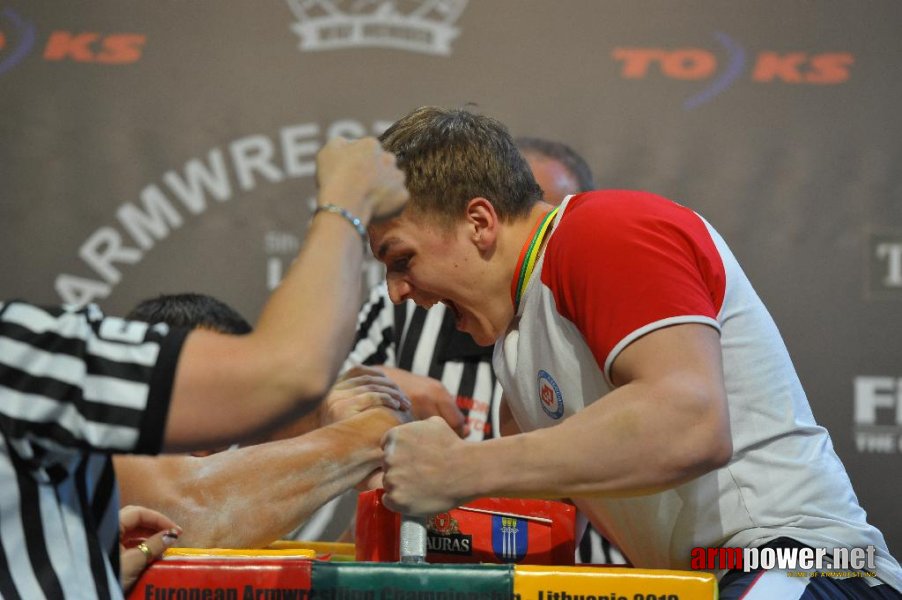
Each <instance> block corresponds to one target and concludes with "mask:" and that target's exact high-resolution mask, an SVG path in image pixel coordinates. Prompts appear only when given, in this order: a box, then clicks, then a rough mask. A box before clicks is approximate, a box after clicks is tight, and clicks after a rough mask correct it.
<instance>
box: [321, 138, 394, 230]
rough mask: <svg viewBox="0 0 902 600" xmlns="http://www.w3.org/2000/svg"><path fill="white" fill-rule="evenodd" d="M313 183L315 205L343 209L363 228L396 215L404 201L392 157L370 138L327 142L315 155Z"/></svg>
mask: <svg viewBox="0 0 902 600" xmlns="http://www.w3.org/2000/svg"><path fill="white" fill-rule="evenodd" d="M316 180H317V183H318V185H319V195H318V201H319V202H321V203H326V202H328V203H332V204H335V205H337V206H341V207H342V208H346V209H348V210H349V211H350V212H351V213H352V214H354V215H355V216H357V217H359V218H360V219H361V220H362V221H363V223H364V224H367V223H369V221H370V220H380V219H387V218H391V217H393V216H395V215H397V214H398V213H400V212H401V210H402V209H403V208H404V204H405V203H406V202H407V198H408V193H407V188H406V187H405V186H404V173H403V172H402V171H401V170H400V169H398V167H397V165H396V163H395V155H394V154H392V153H390V152H386V151H385V150H383V149H382V145H381V144H380V143H379V140H377V139H376V138H373V137H366V138H361V139H359V140H353V141H352V140H347V139H345V138H340V137H338V138H332V139H331V140H329V141H328V142H327V143H326V145H325V146H323V148H322V149H321V150H320V151H319V153H318V154H317V155H316Z"/></svg>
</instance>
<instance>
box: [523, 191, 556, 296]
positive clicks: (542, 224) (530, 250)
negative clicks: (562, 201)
mask: <svg viewBox="0 0 902 600" xmlns="http://www.w3.org/2000/svg"><path fill="white" fill-rule="evenodd" d="M559 209H560V207H559V206H556V207H554V208H553V209H551V210H550V211H548V212H547V213H545V215H544V216H542V217H541V218H540V219H539V221H538V222H537V223H536V227H535V229H533V232H532V238H531V239H530V240H529V242H527V243H526V244H525V245H524V246H523V250H521V251H520V259H519V260H518V261H517V267H516V269H515V270H514V272H515V273H517V277H516V279H514V280H512V281H511V302H513V303H514V313H516V312H517V311H518V310H519V309H520V298H522V297H523V291H524V290H525V289H526V286H527V285H529V279H530V278H531V277H532V271H533V269H535V268H536V260H537V259H538V258H539V249H540V248H541V247H542V240H544V239H545V234H547V233H548V226H549V225H551V222H552V221H553V220H554V216H555V215H556V214H557V211H558V210H559Z"/></svg>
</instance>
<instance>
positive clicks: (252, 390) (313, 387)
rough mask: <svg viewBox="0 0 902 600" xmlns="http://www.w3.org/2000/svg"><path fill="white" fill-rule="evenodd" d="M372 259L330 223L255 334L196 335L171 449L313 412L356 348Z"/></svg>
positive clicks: (351, 235) (189, 346)
mask: <svg viewBox="0 0 902 600" xmlns="http://www.w3.org/2000/svg"><path fill="white" fill-rule="evenodd" d="M327 217H329V218H327ZM362 256H363V250H362V241H361V239H360V236H359V235H358V234H357V233H356V231H355V230H354V229H353V228H352V227H351V226H350V224H349V223H347V222H344V220H343V219H342V218H341V217H336V216H335V215H321V216H319V217H317V218H316V219H314V222H313V225H312V226H311V227H310V229H309V231H308V234H307V240H306V242H305V249H304V250H303V251H302V252H301V254H300V255H299V257H298V259H297V260H296V261H295V263H294V265H293V266H292V268H291V270H290V271H289V273H288V275H287V276H286V277H285V280H284V281H283V282H282V284H281V285H280V286H279V288H278V289H277V290H276V291H275V292H274V293H273V295H272V297H271V298H270V300H269V302H267V304H266V306H265V308H264V310H263V314H262V316H261V318H260V321H259V324H258V326H257V328H256V330H255V331H254V332H253V333H251V334H248V335H246V336H237V337H235V336H221V335H216V334H213V333H210V332H205V331H194V332H192V333H191V334H190V335H189V336H188V339H187V340H186V342H185V346H184V348H183V350H182V354H181V357H180V359H179V366H178V371H177V377H176V381H175V385H174V387H173V394H172V402H171V405H170V412H169V419H168V423H167V429H166V440H165V442H166V443H165V447H166V449H167V450H168V451H183V450H190V449H196V448H207V447H214V446H218V445H222V444H223V443H226V444H228V443H231V442H234V441H241V440H245V439H248V438H249V437H251V436H259V435H264V434H265V433H266V431H267V430H268V429H272V428H274V427H275V426H276V425H277V420H279V421H280V422H283V423H284V422H285V421H286V420H288V419H292V418H296V417H299V416H301V415H302V414H303V413H304V412H305V411H309V410H313V409H314V408H315V407H316V405H317V403H318V402H319V401H320V400H321V399H322V397H323V396H324V395H325V394H326V393H327V391H328V389H329V386H330V385H331V384H332V382H333V381H334V379H335V376H336V375H337V372H338V368H339V366H340V365H341V361H342V359H343V358H344V356H345V354H346V353H347V351H348V348H349V347H350V345H351V340H352V336H353V334H354V317H355V315H356V312H357V300H358V299H359V297H360V287H359V286H360V268H359V267H360V262H361V260H362ZM249 398H253V402H250V401H248V399H249Z"/></svg>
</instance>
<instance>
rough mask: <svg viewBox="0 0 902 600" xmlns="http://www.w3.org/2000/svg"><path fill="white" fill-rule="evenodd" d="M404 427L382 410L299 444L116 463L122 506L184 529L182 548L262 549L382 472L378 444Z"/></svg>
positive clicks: (120, 459) (309, 436)
mask: <svg viewBox="0 0 902 600" xmlns="http://www.w3.org/2000/svg"><path fill="white" fill-rule="evenodd" d="M404 420H405V417H404V416H403V415H401V414H400V413H396V412H395V411H391V410H388V409H385V408H377V409H372V410H366V411H364V412H362V413H360V414H358V415H356V416H354V417H352V418H349V419H346V420H344V421H341V422H338V423H334V424H332V425H329V426H328V427H323V428H321V429H318V430H316V431H313V432H311V433H309V434H307V435H304V436H301V437H297V438H293V439H289V440H280V441H277V442H269V443H266V444H260V445H257V446H249V447H246V448H239V449H237V450H231V451H228V452H220V453H218V454H214V455H211V456H206V457H202V458H200V457H193V456H160V457H153V458H151V457H142V456H115V457H114V459H113V460H114V463H115V467H116V474H117V477H118V479H119V485H120V490H121V495H122V502H123V504H141V505H143V506H147V507H149V508H153V509H155V510H158V511H160V512H161V513H164V514H166V515H167V516H169V517H170V518H172V519H173V520H174V521H175V522H177V523H178V524H179V525H180V526H181V527H182V529H183V533H182V535H181V536H180V538H179V544H180V545H183V546H194V547H201V548H209V547H226V548H252V547H260V546H265V545H267V544H269V543H271V542H273V541H274V540H277V539H279V538H280V537H282V536H284V535H286V534H287V533H289V532H291V531H292V530H293V529H294V528H296V527H297V526H298V525H299V524H300V523H302V522H303V521H304V520H306V519H307V518H308V517H309V516H310V515H311V514H312V513H313V512H314V511H315V510H316V509H318V508H319V507H320V506H322V505H323V504H325V503H326V502H328V501H329V500H331V499H332V498H334V497H335V496H337V495H339V494H341V493H342V492H344V491H346V490H348V489H350V488H352V487H353V486H354V485H356V484H357V483H358V482H360V481H361V480H363V479H364V478H365V477H366V476H367V475H369V474H370V473H371V472H372V471H373V470H375V469H377V468H378V467H379V466H380V465H381V460H382V450H381V449H380V448H379V440H380V438H381V437H382V435H383V434H384V433H385V431H387V430H388V429H389V428H391V427H393V426H395V425H397V424H398V423H400V422H403V421H404Z"/></svg>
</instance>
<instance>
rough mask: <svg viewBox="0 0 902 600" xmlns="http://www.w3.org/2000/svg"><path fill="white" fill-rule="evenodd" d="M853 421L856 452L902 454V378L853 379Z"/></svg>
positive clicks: (874, 377) (871, 377)
mask: <svg viewBox="0 0 902 600" xmlns="http://www.w3.org/2000/svg"><path fill="white" fill-rule="evenodd" d="M854 419H855V422H854V427H853V432H854V434H855V446H856V448H857V449H858V451H859V452H861V453H866V454H895V453H898V452H902V377H885V376H883V377H881V376H870V375H863V376H859V377H856V378H855V415H854Z"/></svg>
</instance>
